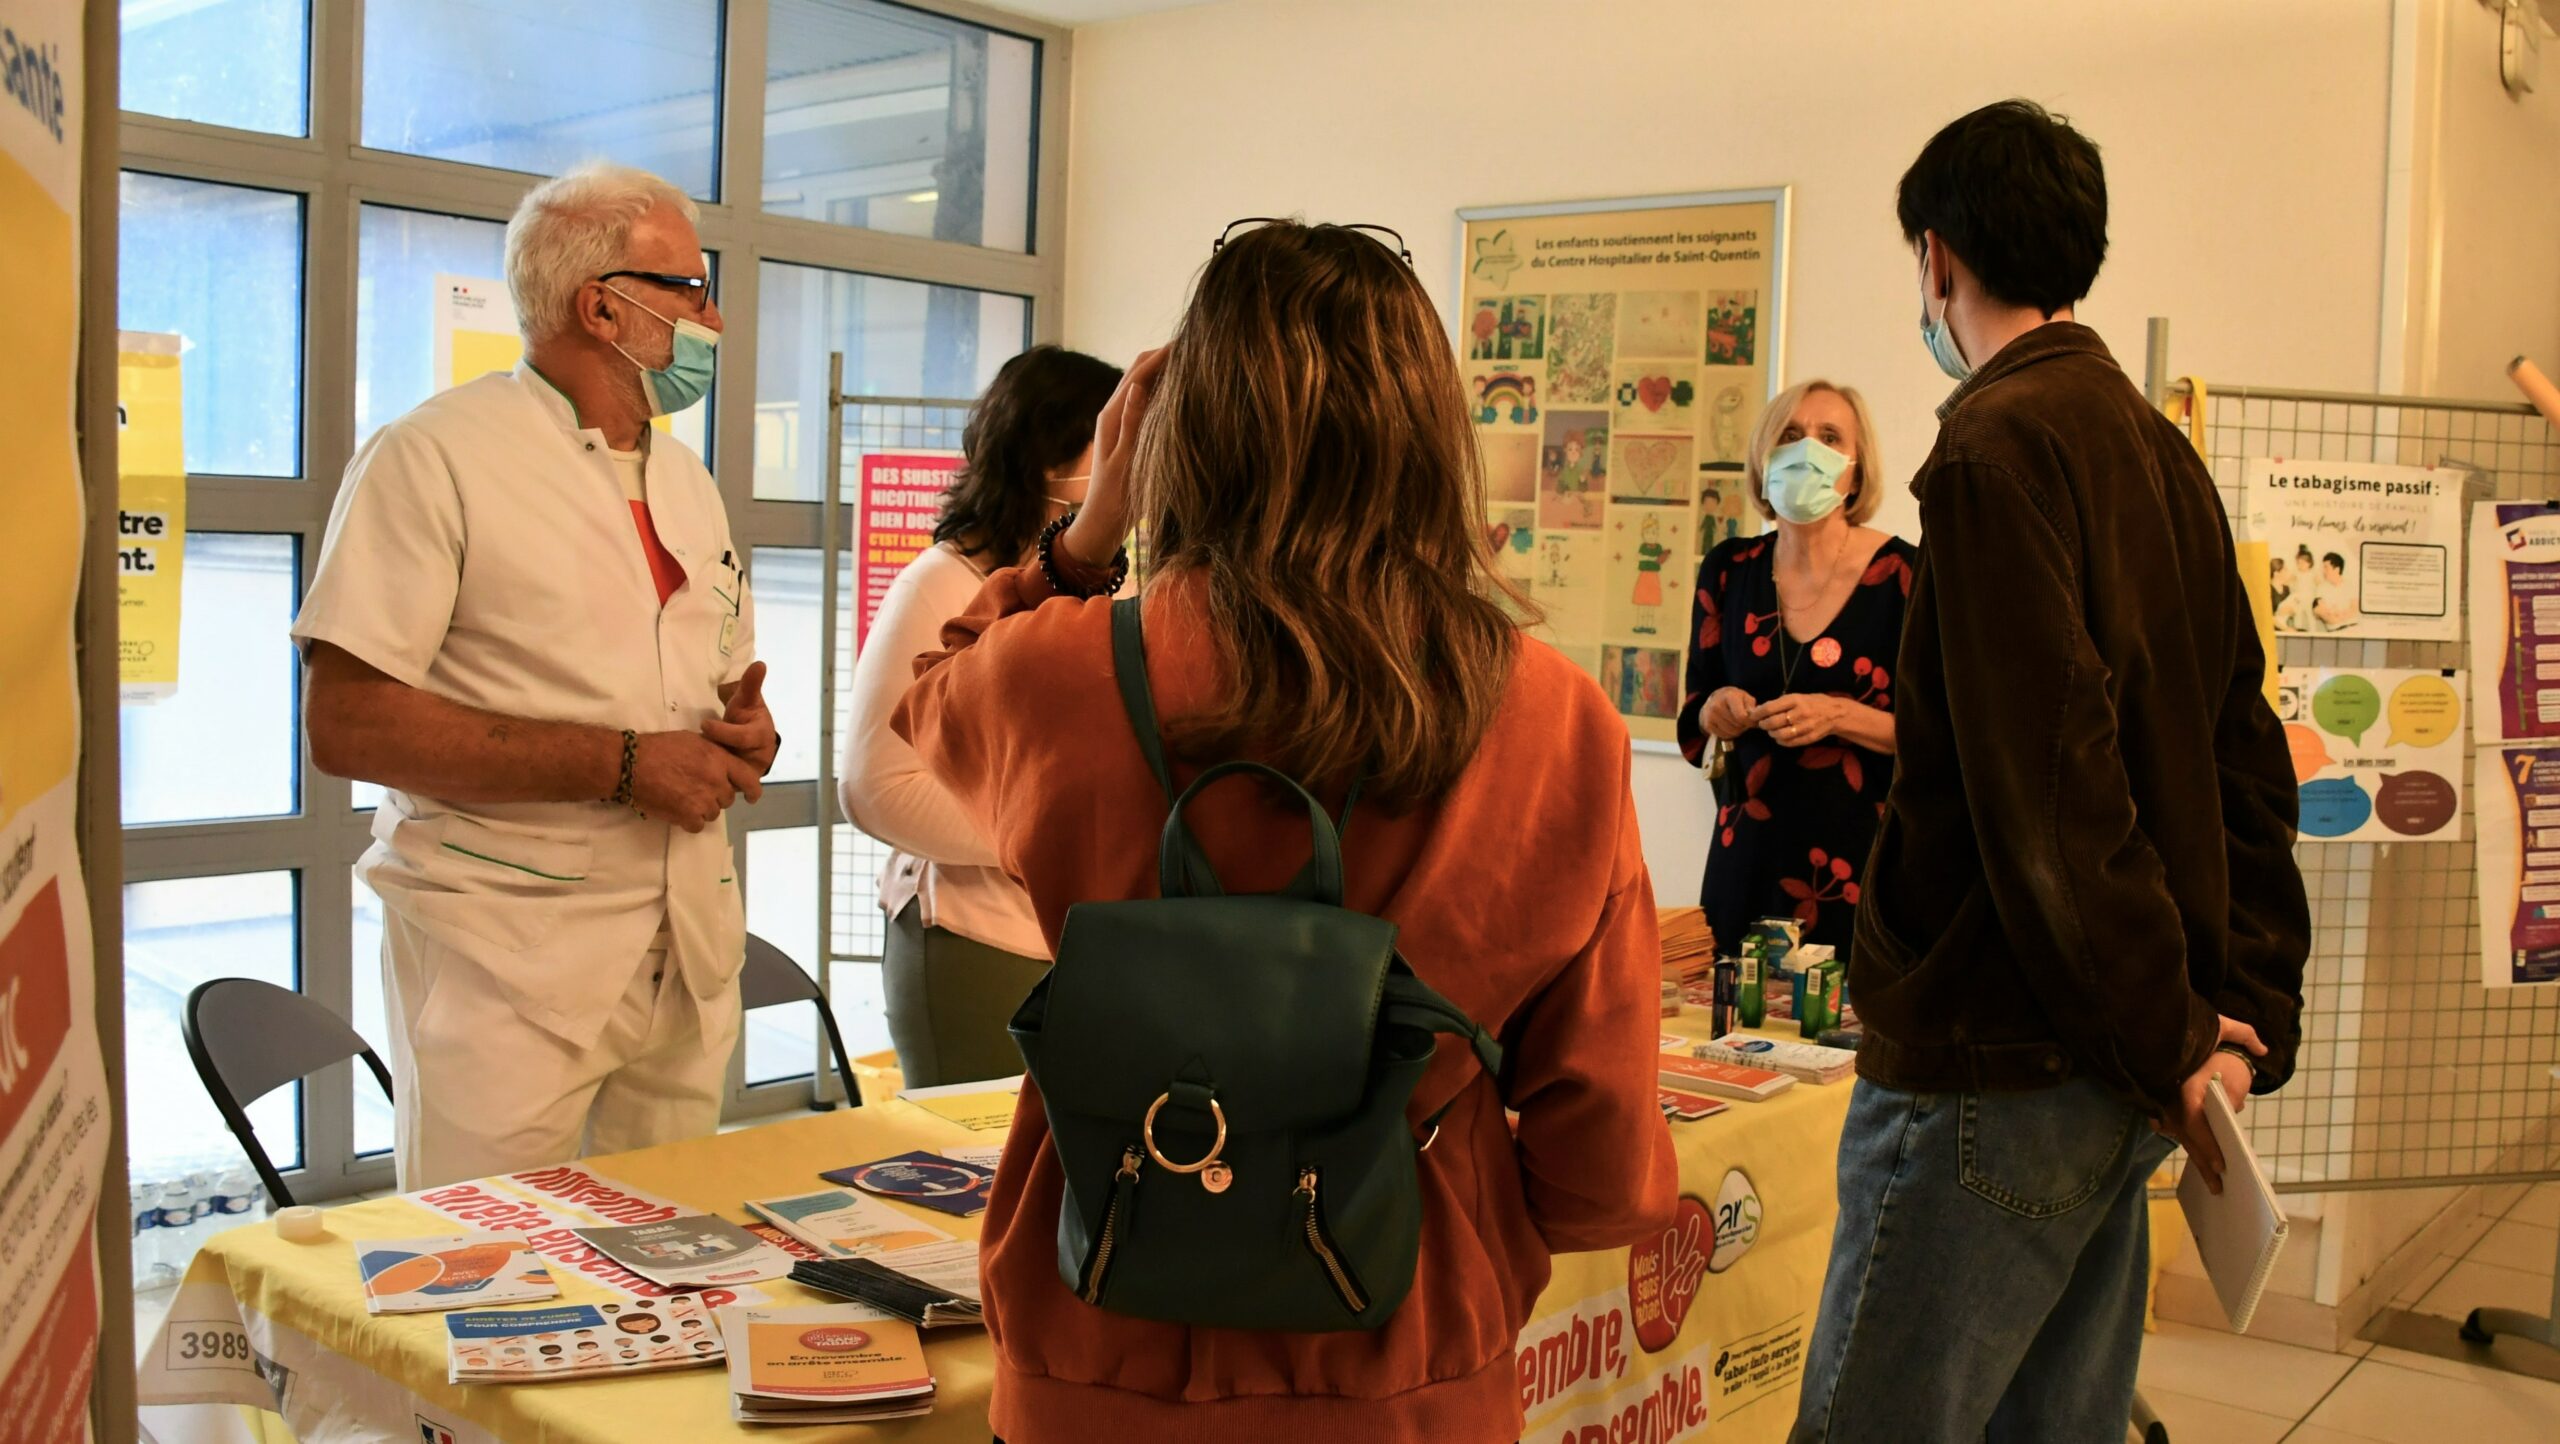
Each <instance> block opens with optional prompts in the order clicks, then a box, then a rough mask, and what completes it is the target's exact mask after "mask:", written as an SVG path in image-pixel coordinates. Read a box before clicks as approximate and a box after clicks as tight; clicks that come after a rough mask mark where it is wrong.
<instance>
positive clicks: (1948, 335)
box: [1920, 259, 1973, 381]
mask: <svg viewBox="0 0 2560 1444" xmlns="http://www.w3.org/2000/svg"><path fill="white" fill-rule="evenodd" d="M1920 284H1921V287H1922V295H1923V297H1924V299H1923V300H1922V301H1921V302H1920V339H1921V341H1922V342H1923V343H1925V344H1926V345H1927V346H1928V348H1929V359H1930V360H1932V361H1935V362H1937V363H1938V369H1939V370H1941V371H1944V372H1946V373H1947V375H1949V376H1950V377H1953V378H1954V379H1956V380H1958V381H1962V380H1963V379H1965V378H1966V377H1968V376H1970V375H1972V374H1973V367H1972V365H1971V364H1970V363H1968V362H1967V361H1966V360H1965V359H1964V348H1962V347H1960V346H1958V345H1957V344H1956V333H1955V331H1954V329H1953V328H1951V327H1949V326H1948V325H1947V316H1946V313H1945V312H1944V311H1941V312H1939V313H1938V319H1936V320H1935V321H1932V320H1930V319H1929V302H1928V301H1927V300H1926V299H1925V297H1926V294H1927V287H1928V284H1929V266H1928V262H1927V261H1926V260H1925V259H1924V260H1923V261H1922V262H1921V264H1920Z"/></svg>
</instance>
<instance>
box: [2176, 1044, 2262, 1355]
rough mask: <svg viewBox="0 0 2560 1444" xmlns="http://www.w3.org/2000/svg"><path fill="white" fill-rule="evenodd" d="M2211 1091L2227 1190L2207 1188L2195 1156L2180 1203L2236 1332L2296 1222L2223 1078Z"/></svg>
mask: <svg viewBox="0 0 2560 1444" xmlns="http://www.w3.org/2000/svg"><path fill="white" fill-rule="evenodd" d="M2204 1092H2205V1101H2204V1107H2205V1126H2206V1127H2208V1128H2211V1129H2212V1130H2213V1141H2214V1142H2215V1143H2216V1144H2218V1145H2220V1146H2221V1149H2222V1192H2220V1193H2218V1194H2217V1193H2215V1192H2213V1191H2212V1190H2211V1189H2209V1188H2206V1187H2205V1186H2204V1174H2202V1173H2201V1172H2199V1171H2197V1169H2196V1167H2195V1165H2194V1164H2193V1163H2189V1164H2188V1165H2187V1170H2186V1173H2185V1175H2184V1176H2183V1177H2181V1178H2180V1179H2179V1180H2178V1207H2179V1209H2180V1210H2181V1211H2182V1212H2184V1213H2185V1214H2186V1216H2187V1231H2188V1232H2189V1233H2192V1234H2194V1235H2195V1238H2196V1256H2197V1257H2198V1258H2200V1259H2202V1260H2203V1261H2204V1273H2205V1277H2206V1278H2209V1279H2211V1280H2213V1292H2214V1295H2215V1296H2216V1297H2217V1298H2220V1299H2221V1300H2222V1311H2223V1312H2224V1313H2226V1314H2229V1315H2230V1316H2231V1332H2233V1333H2235V1334H2245V1333H2247V1332H2249V1321H2250V1319H2251V1318H2253V1317H2255V1316H2256V1314H2257V1312H2258V1299H2259V1296H2260V1295H2262V1294H2264V1293H2265V1292H2266V1289H2267V1277H2268V1275H2270V1274H2272V1273H2274V1272H2275V1269H2276V1258H2277V1256H2278V1255H2280V1254H2282V1253H2283V1252H2284V1238H2285V1233H2286V1231H2287V1229H2288V1227H2289V1226H2288V1225H2287V1223H2286V1222H2285V1216H2284V1206H2283V1205H2282V1204H2280V1203H2278V1202H2277V1201H2276V1191H2275V1189H2274V1188H2273V1187H2272V1186H2271V1185H2269V1184H2268V1182H2267V1175H2266V1173H2265V1172H2264V1171H2263V1170H2261V1169H2260V1168H2259V1167H2258V1155H2257V1152H2256V1151H2255V1150H2253V1149H2252V1148H2250V1147H2249V1137H2248V1135H2247V1134H2245V1133H2242V1132H2241V1131H2240V1120H2239V1118H2238V1117H2237V1116H2236V1115H2234V1114H2233V1113H2232V1111H2231V1099H2230V1097H2229V1095H2227V1094H2225V1093H2224V1092H2223V1091H2222V1083H2221V1080H2219V1079H2215V1080H2213V1081H2211V1082H2209V1083H2207V1084H2206V1085H2205V1090H2204Z"/></svg>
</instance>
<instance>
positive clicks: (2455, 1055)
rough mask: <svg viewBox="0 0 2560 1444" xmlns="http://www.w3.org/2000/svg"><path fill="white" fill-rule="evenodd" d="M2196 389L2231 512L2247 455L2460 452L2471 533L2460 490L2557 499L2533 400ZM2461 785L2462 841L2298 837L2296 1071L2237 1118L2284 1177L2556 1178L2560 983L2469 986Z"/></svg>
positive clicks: (2471, 903) (2326, 643) (2428, 460)
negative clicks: (2528, 403) (2307, 951)
mask: <svg viewBox="0 0 2560 1444" xmlns="http://www.w3.org/2000/svg"><path fill="white" fill-rule="evenodd" d="M2202 389H2203V391H2204V403H2205V404H2204V435H2203V447H2204V451H2205V453H2206V457H2207V460H2208V461H2209V462H2210V464H2211V466H2212V469H2213V478H2214V482H2215V484H2216V486H2217V487H2219V488H2220V490H2221V492H2222V498H2223V505H2224V507H2225V508H2226V509H2227V510H2229V511H2230V512H2231V513H2232V514H2233V515H2234V516H2235V517H2236V516H2238V515H2239V503H2240V476H2241V470H2242V468H2243V467H2244V466H2245V465H2246V464H2247V463H2248V461H2250V460H2251V459H2252V458H2258V457H2280V458H2284V459H2288V460H2321V461H2364V462H2379V463H2386V464H2397V465H2405V466H2429V465H2447V464H2450V465H2456V466H2462V467H2466V468H2469V469H2471V470H2472V471H2473V472H2474V474H2475V477H2474V481H2473V483H2472V487H2471V490H2470V492H2469V495H2468V496H2467V497H2466V505H2465V507H2464V515H2463V522H2464V526H2465V528H2466V531H2467V528H2468V526H2469V523H2470V508H2469V505H2468V503H2469V502H2471V501H2480V500H2536V501H2540V500H2551V499H2554V498H2560V433H2555V432H2554V430H2553V428H2552V427H2551V426H2550V425H2549V423H2547V422H2545V421H2544V420H2542V418H2541V417H2540V416H2538V415H2536V414H2535V413H2534V412H2533V411H2532V410H2531V409H2530V408H2529V407H2525V406H2522V405H2513V406H2503V405H2496V404H2491V403H2473V402H2456V401H2437V400H2425V399H2419V398H2414V397H2390V396H2356V395H2346V394H2337V393H2327V392H2311V391H2274V390H2264V389H2255V388H2247V387H2222V386H2216V385H2215V384H2213V383H2212V382H2210V381H2207V382H2206V383H2205V384H2204V386H2203V388H2202ZM2192 390H2193V388H2192V387H2191V386H2190V385H2189V384H2188V383H2183V382H2182V383H2180V385H2179V386H2178V387H2176V388H2173V391H2174V393H2175V394H2178V395H2184V396H2192ZM2465 550H2466V551H2467V546H2466V547H2465ZM2466 580H2467V578H2458V579H2457V582H2461V581H2466ZM2457 595H2458V596H2460V595H2467V593H2462V592H2457ZM2278 651H2279V653H2280V660H2281V662H2282V663H2283V665H2285V666H2288V667H2413V668H2467V667H2468V666H2469V665H2470V658H2469V655H2468V651H2467V643H2458V642H2404V641H2371V640H2362V639H2357V640H2340V639H2334V638H2329V639H2321V638H2298V637H2287V638H2284V639H2282V640H2281V641H2280V643H2279V645H2278ZM2464 705H2465V706H2466V707H2468V706H2469V700H2468V694H2467V693H2466V695H2465V703H2464ZM2463 735H2464V741H2463V754H2464V756H2463V766H2464V772H2465V776H2466V777H2468V776H2469V775H2470V769H2471V759H2472V752H2473V749H2472V744H2471V742H2470V728H2469V727H2468V726H2466V727H2465V728H2464V729H2463ZM2471 793H2472V789H2471V787H2470V786H2469V785H2468V784H2467V783H2466V785H2465V787H2464V789H2463V807H2462V826H2461V832H2460V834H2459V835H2460V836H2461V838H2462V839H2463V840H2462V841H2459V842H2402V843H2370V842H2354V843H2339V842H2312V841H2305V842H2302V843H2300V844H2299V845H2297V846H2296V848H2295V850H2294V852H2295V856H2296V857H2297V858H2298V859H2299V860H2300V861H2301V864H2302V874H2303V881H2304V884H2305V885H2306V887H2307V888H2308V890H2309V892H2310V898H2311V945H2312V950H2311V961H2310V965H2309V967H2308V969H2307V971H2306V973H2305V977H2304V981H2303V1002H2304V1008H2303V1046H2302V1050H2301V1054H2300V1059H2299V1062H2298V1066H2297V1068H2296V1071H2295V1074H2294V1078H2293V1082H2292V1083H2291V1085H2290V1086H2288V1087H2287V1088H2285V1090H2284V1091H2282V1092H2280V1093H2277V1094H2275V1095H2273V1096H2271V1097H2268V1098H2262V1099H2259V1100H2257V1101H2256V1102H2255V1103H2254V1104H2253V1105H2252V1106H2251V1107H2250V1108H2249V1110H2248V1112H2247V1113H2245V1114H2244V1115H2243V1116H2242V1122H2243V1124H2244V1125H2245V1126H2246V1127H2247V1129H2248V1132H2249V1136H2250V1141H2251V1145H2252V1146H2253V1147H2254V1148H2256V1149H2257V1151H2258V1154H2259V1157H2260V1160H2261V1161H2262V1162H2263V1163H2264V1164H2265V1165H2266V1168H2267V1172H2268V1175H2269V1177H2270V1178H2272V1179H2273V1180H2274V1181H2275V1185H2276V1187H2277V1188H2278V1189H2280V1190H2285V1191H2291V1192H2317V1191H2327V1190H2335V1189H2345V1188H2372V1187H2392V1186H2402V1185H2417V1184H2444V1183H2464V1182H2486V1181H2490V1180H2493V1179H2494V1180H2500V1181H2506V1180H2514V1179H2521V1178H2529V1177H2560V1082H2556V1081H2555V1080H2554V1078H2553V1075H2552V1069H2553V1067H2554V1065H2555V1064H2560V987H2542V988H2504V989H2490V988H2486V987H2483V986H2482V985H2481V981H2480V943H2481V933H2480V929H2481V918H2480V907H2479V883H2478V878H2477V877H2476V875H2475V872H2474V865H2475V849H2474V843H2473V842H2472V839H2473V838H2474V837H2475V836H2476V834H2475V831H2474V824H2473V817H2472V805H2473V798H2472V795H2471Z"/></svg>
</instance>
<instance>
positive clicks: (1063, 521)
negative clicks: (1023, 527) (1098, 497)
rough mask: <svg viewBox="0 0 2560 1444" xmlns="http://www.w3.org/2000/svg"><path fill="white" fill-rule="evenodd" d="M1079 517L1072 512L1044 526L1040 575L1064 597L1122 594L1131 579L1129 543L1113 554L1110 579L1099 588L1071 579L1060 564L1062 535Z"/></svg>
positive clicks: (1041, 530)
mask: <svg viewBox="0 0 2560 1444" xmlns="http://www.w3.org/2000/svg"><path fill="white" fill-rule="evenodd" d="M1075 519H1076V513H1075V512H1072V511H1071V512H1068V513H1067V514H1066V515H1065V516H1062V517H1059V518H1058V519H1057V520H1056V521H1053V522H1051V523H1049V524H1048V525H1047V526H1044V527H1042V528H1041V529H1040V575H1042V576H1044V577H1047V578H1048V579H1049V589H1050V590H1051V591H1054V592H1056V593H1057V594H1058V595H1059V596H1062V597H1075V598H1078V599H1080V600H1081V599H1086V598H1092V597H1111V596H1117V595H1119V593H1120V586H1121V584H1122V583H1123V582H1126V581H1127V580H1129V549H1128V548H1127V547H1125V546H1124V547H1122V548H1120V550H1119V551H1117V552H1115V553H1113V555H1112V558H1111V572H1110V576H1109V580H1107V581H1106V582H1104V583H1103V584H1102V585H1101V586H1098V587H1083V586H1079V585H1077V584H1076V583H1074V582H1071V581H1069V580H1068V579H1067V574H1066V572H1065V571H1064V570H1062V569H1061V568H1060V567H1059V565H1058V538H1059V537H1060V536H1061V535H1063V534H1064V533H1065V532H1066V529H1067V528H1068V527H1069V526H1070V525H1073V524H1074V522H1075Z"/></svg>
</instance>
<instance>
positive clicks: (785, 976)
mask: <svg viewBox="0 0 2560 1444" xmlns="http://www.w3.org/2000/svg"><path fill="white" fill-rule="evenodd" d="M738 994H739V998H740V1006H741V1007H742V1008H743V1009H744V1010H745V1011H747V1012H754V1011H755V1010H756V1009H758V1008H776V1007H781V1006H783V1005H784V1004H788V1003H806V1004H808V1005H809V1006H811V1007H813V1008H815V1009H817V1010H818V1026H820V1027H822V1028H824V1029H826V1030H827V1047H828V1048H829V1049H830V1050H831V1051H832V1052H833V1053H834V1054H835V1060H836V1077H837V1078H838V1079H839V1080H841V1081H842V1082H843V1084H844V1098H845V1106H846V1107H848V1108H859V1107H861V1106H862V1090H861V1088H860V1087H858V1086H856V1085H855V1083H854V1081H853V1060H852V1059H851V1058H850V1057H848V1056H847V1055H846V1053H845V1051H844V1035H843V1034H842V1033H839V1032H838V1031H836V1017H835V1010H834V1009H832V1008H829V1007H828V1006H827V998H826V994H824V993H821V992H819V991H818V980H817V979H815V978H812V977H810V976H809V975H808V973H807V972H805V971H803V970H802V968H801V966H800V965H799V964H798V963H795V962H793V961H792V960H791V955H790V954H789V953H786V952H784V951H783V950H782V949H780V948H778V947H775V946H774V945H773V944H771V943H769V942H766V941H765V940H764V939H762V938H760V937H757V936H756V935H755V934H753V933H749V934H747V965H746V967H745V968H744V969H743V970H742V971H740V972H739V974H738ZM820 1106H821V1107H831V1106H833V1105H831V1104H821V1105H820Z"/></svg>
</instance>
